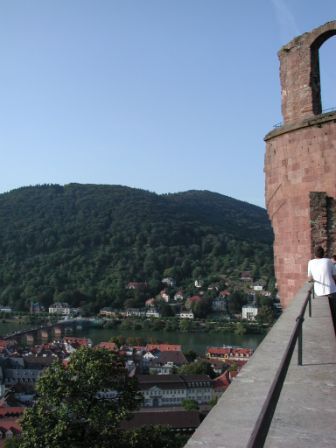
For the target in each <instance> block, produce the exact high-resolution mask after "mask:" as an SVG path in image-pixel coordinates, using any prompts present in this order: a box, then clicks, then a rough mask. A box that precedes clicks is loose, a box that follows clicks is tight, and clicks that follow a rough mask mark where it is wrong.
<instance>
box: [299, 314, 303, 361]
mask: <svg viewBox="0 0 336 448" xmlns="http://www.w3.org/2000/svg"><path fill="white" fill-rule="evenodd" d="M298 320H299V321H300V325H299V333H298V365H299V366H302V323H303V321H304V318H303V317H299V318H298Z"/></svg>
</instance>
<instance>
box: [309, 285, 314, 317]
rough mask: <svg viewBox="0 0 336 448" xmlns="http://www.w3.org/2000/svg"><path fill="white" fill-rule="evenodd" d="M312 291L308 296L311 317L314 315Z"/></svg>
mask: <svg viewBox="0 0 336 448" xmlns="http://www.w3.org/2000/svg"><path fill="white" fill-rule="evenodd" d="M312 294H313V293H312V291H310V292H309V296H308V311H309V317H312V303H311V301H312Z"/></svg>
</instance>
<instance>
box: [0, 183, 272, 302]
mask: <svg viewBox="0 0 336 448" xmlns="http://www.w3.org/2000/svg"><path fill="white" fill-rule="evenodd" d="M271 244H272V231H271V226H270V223H269V221H268V218H267V215H266V211H265V210H264V209H262V208H260V207H256V206H254V205H251V204H248V203H245V202H242V201H237V200H235V199H232V198H229V197H227V196H223V195H220V194H216V193H211V192H208V191H188V192H185V193H179V194H169V195H157V194H155V193H150V192H148V191H143V190H138V189H132V188H128V187H122V186H107V185H78V184H70V185H66V186H64V187H62V186H59V185H43V186H36V187H25V188H20V189H17V190H13V191H11V192H9V193H5V194H2V195H0V303H2V304H8V305H11V306H14V307H16V308H18V309H27V308H28V307H29V303H30V301H31V300H34V301H40V302H41V303H42V304H44V305H45V306H49V304H50V303H52V302H53V301H66V302H69V303H70V305H73V306H84V308H85V307H86V309H87V310H97V309H99V308H101V307H103V306H113V307H122V306H123V304H124V302H125V301H126V300H129V301H130V302H129V303H130V304H131V305H133V306H137V305H140V304H142V305H143V304H144V301H145V300H146V297H148V296H150V295H152V294H156V293H157V292H158V290H159V288H160V287H161V286H162V285H161V283H160V282H161V279H162V278H163V277H165V276H170V277H174V278H175V279H176V280H177V282H178V284H179V285H181V286H185V287H187V286H188V285H190V284H191V283H192V282H193V280H196V279H199V278H203V279H211V278H214V277H215V276H217V277H218V276H229V277H230V278H231V277H235V276H236V277H238V276H239V273H240V272H241V271H242V270H246V269H250V270H251V271H252V272H253V273H254V274H255V276H256V277H262V278H264V279H265V280H266V281H269V280H270V279H272V278H273V270H272V266H273V262H272V248H271ZM129 281H142V282H147V288H146V289H145V290H144V291H142V292H141V293H139V292H138V293H137V294H136V293H135V292H134V291H129V290H127V289H126V285H127V283H128V282H129Z"/></svg>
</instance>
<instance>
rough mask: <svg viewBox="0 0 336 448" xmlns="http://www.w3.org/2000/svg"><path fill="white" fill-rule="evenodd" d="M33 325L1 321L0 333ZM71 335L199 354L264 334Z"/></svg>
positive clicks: (251, 342) (252, 343)
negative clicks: (160, 344)
mask: <svg viewBox="0 0 336 448" xmlns="http://www.w3.org/2000/svg"><path fill="white" fill-rule="evenodd" d="M29 327H34V325H27V324H25V325H22V324H19V323H15V322H5V323H4V322H1V323H0V335H1V336H4V335H5V334H7V333H10V332H12V331H15V330H21V329H23V328H29ZM73 336H78V337H87V338H90V339H91V340H92V342H93V344H98V343H99V342H102V341H109V340H110V339H111V338H112V337H113V336H124V337H125V338H128V337H138V338H139V337H140V338H143V339H145V340H146V341H147V342H167V343H170V344H181V345H182V350H183V351H184V352H188V351H189V350H193V351H194V352H196V353H197V354H199V355H202V354H204V353H205V351H206V349H207V347H210V346H213V347H214V346H215V347H221V346H223V345H232V346H239V347H249V348H252V349H256V348H257V346H258V345H259V344H260V342H261V341H262V339H263V338H264V335H259V334H244V335H236V334H233V333H232V334H231V333H226V334H219V333H213V334H212V333H178V332H164V331H146V330H121V329H115V328H95V327H88V328H85V329H84V330H76V332H74V333H73Z"/></svg>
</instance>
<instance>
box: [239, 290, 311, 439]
mask: <svg viewBox="0 0 336 448" xmlns="http://www.w3.org/2000/svg"><path fill="white" fill-rule="evenodd" d="M313 294H314V293H313V286H312V287H311V288H310V289H309V291H308V293H307V297H306V299H305V301H304V303H303V305H302V308H301V312H300V314H299V315H298V317H297V318H296V323H295V326H294V329H293V331H292V334H291V337H290V340H289V343H288V345H287V348H286V351H285V353H284V355H283V357H282V360H281V363H280V366H279V368H278V370H277V373H276V375H275V378H274V380H273V383H272V385H271V388H270V390H269V392H268V394H267V397H266V400H265V402H264V405H263V407H262V409H261V411H260V414H259V417H258V419H257V421H256V424H255V426H254V429H253V431H252V434H251V437H250V439H249V441H248V444H247V448H261V447H263V446H264V443H265V440H266V437H267V434H268V431H269V428H270V426H271V423H272V419H273V415H274V412H275V409H276V406H277V404H278V400H279V397H280V393H281V389H282V386H283V383H284V381H285V378H286V375H287V371H288V367H289V364H290V362H291V359H292V355H293V351H294V348H295V346H296V342H297V341H298V364H299V365H302V324H303V321H304V314H305V311H306V308H307V304H308V303H309V317H311V313H312V311H311V299H312V297H313Z"/></svg>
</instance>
